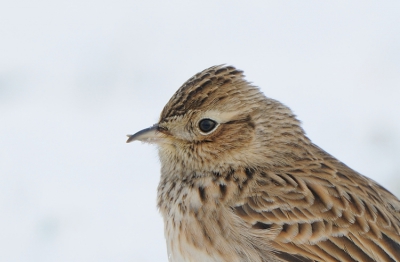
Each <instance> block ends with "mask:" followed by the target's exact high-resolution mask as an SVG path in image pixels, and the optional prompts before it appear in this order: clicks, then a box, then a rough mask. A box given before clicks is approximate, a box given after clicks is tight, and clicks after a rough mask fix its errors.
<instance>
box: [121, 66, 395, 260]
mask: <svg viewBox="0 0 400 262" xmlns="http://www.w3.org/2000/svg"><path fill="white" fill-rule="evenodd" d="M203 119H211V120H212V121H215V123H216V126H215V128H214V129H213V130H212V131H210V132H206V133H205V132H203V131H202V130H201V129H200V128H199V123H200V121H202V120H203ZM133 140H141V141H145V142H146V141H147V142H152V143H156V144H157V145H158V148H159V156H160V160H161V179H160V184H159V187H158V207H159V209H160V212H161V214H162V216H163V218H164V224H165V236H166V241H167V247H168V252H169V257H170V261H174V262H177V261H215V262H220V261H232V262H235V261H238V262H239V261H252V262H264V261H400V201H399V200H398V199H397V198H396V197H395V196H394V195H393V194H391V193H390V192H389V191H387V190H386V189H384V188H383V187H381V186H380V185H378V184H377V183H376V182H374V181H373V180H371V179H369V178H367V177H364V176H362V175H360V174H359V173H357V172H355V171H354V170H352V169H350V168H349V167H347V166H346V165H344V164H343V163H341V162H340V161H338V160H336V159H335V158H334V157H332V156H330V155H329V154H328V153H326V152H325V151H323V150H322V149H320V148H319V147H317V146H316V145H314V144H313V143H312V142H311V141H310V140H309V139H308V138H307V137H306V135H305V133H304V131H303V129H302V128H301V126H300V122H299V121H298V120H297V119H296V117H295V115H294V114H293V113H292V111H291V110H290V109H289V108H288V107H286V106H284V105H283V104H281V103H280V102H278V101H275V100H273V99H270V98H267V97H265V96H264V95H263V94H262V93H261V92H260V90H259V89H258V88H257V87H255V86H253V85H251V84H250V83H248V82H247V81H246V80H245V79H244V76H243V72H242V71H240V70H237V69H235V68H234V67H231V66H214V67H211V68H209V69H206V70H204V71H202V72H200V73H198V74H196V75H195V76H193V77H192V78H191V79H189V80H188V81H187V82H186V83H185V84H183V86H182V87H181V88H180V89H179V90H178V91H177V92H176V93H175V94H174V95H173V97H172V98H171V99H170V101H169V102H168V103H167V104H166V106H165V107H164V109H163V111H162V113H161V116H160V120H159V122H158V124H156V125H154V126H153V127H151V128H149V129H148V130H146V131H142V132H138V133H137V134H135V135H133V136H130V139H129V140H128V141H133Z"/></svg>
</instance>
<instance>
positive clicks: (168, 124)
mask: <svg viewBox="0 0 400 262" xmlns="http://www.w3.org/2000/svg"><path fill="white" fill-rule="evenodd" d="M298 134H301V137H300V139H302V137H305V136H304V134H303V130H302V129H301V128H300V125H299V121H297V119H296V118H295V117H294V115H293V113H292V112H291V111H290V109H289V108H287V107H286V106H284V105H282V104H281V103H279V102H277V101H275V100H273V99H269V98H267V97H265V96H264V94H263V93H262V92H261V91H260V90H259V89H258V88H257V87H255V86H253V85H251V84H250V83H249V82H247V81H246V80H245V79H244V75H243V72H242V71H240V70H237V69H235V68H234V67H232V66H214V67H211V68H209V69H206V70H204V71H202V72H200V73H198V74H196V75H195V76H193V77H192V78H190V79H189V80H188V81H187V82H185V83H184V84H183V85H182V87H181V88H179V89H178V90H177V92H176V93H175V94H174V95H173V96H172V98H171V99H170V100H169V102H168V103H167V104H166V105H165V107H164V109H163V111H162V113H161V116H160V120H159V122H158V123H157V124H155V125H153V126H152V127H150V128H146V129H144V130H141V131H139V132H137V133H136V134H134V135H129V139H128V141H127V142H131V141H135V140H138V141H143V142H148V143H155V144H157V145H158V146H159V155H160V159H161V162H162V163H168V164H171V163H173V164H175V165H181V166H183V167H184V168H186V169H190V170H202V171H207V170H210V171H211V170H213V171H215V170H226V169H227V168H228V167H229V168H232V167H235V166H237V165H239V166H240V165H241V166H246V165H251V166H255V165H257V164H260V165H263V166H265V165H267V164H268V163H266V160H267V161H268V159H272V158H274V164H276V163H279V159H281V160H282V161H284V160H285V158H287V155H285V154H284V152H280V150H281V149H283V145H280V146H278V147H277V146H276V143H278V144H279V141H280V140H279V139H277V138H279V137H280V136H281V138H283V137H285V140H282V143H284V144H287V143H288V142H290V141H292V142H296V141H297V140H298V139H299V138H298V137H295V136H298ZM291 138H292V139H291ZM293 139H294V140H296V141H293ZM258 162H260V163H258Z"/></svg>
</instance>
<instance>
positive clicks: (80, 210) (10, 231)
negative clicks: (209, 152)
mask: <svg viewBox="0 0 400 262" xmlns="http://www.w3.org/2000/svg"><path fill="white" fill-rule="evenodd" d="M222 63H227V64H231V65H234V66H236V67H238V68H239V69H243V70H244V71H245V74H246V76H247V79H248V80H249V81H252V82H253V83H254V84H256V85H258V86H260V87H261V88H262V90H263V92H264V93H265V94H266V95H267V96H269V97H272V98H275V99H278V100H280V101H282V102H283V103H285V104H286V105H288V106H290V107H291V108H292V109H293V110H294V111H295V113H296V114H297V115H298V117H299V119H301V120H302V122H303V126H304V128H305V130H306V132H307V134H308V135H309V137H310V138H311V139H312V140H313V141H314V142H315V143H316V144H317V145H319V146H320V147H322V148H324V149H325V150H326V151H328V152H329V153H331V154H333V155H334V156H336V157H337V158H339V159H340V160H342V161H343V162H345V163H346V164H347V165H349V166H350V167H352V168H354V169H355V170H357V171H359V172H360V173H362V174H364V175H367V176H369V177H371V178H373V179H375V180H377V181H378V182H379V183H381V184H382V185H384V186H385V187H386V188H388V189H390V190H392V191H393V192H395V194H397V195H398V196H399V195H400V180H399V175H400V2H399V1H375V2H372V1H353V2H351V3H350V2H348V1H335V2H333V3H332V2H331V3H328V2H321V1H258V2H257V1H135V0H131V1H122V0H116V1H81V0H80V1H77V0H72V1H68V2H66V1H64V2H61V1H44V0H38V1H8V2H6V1H2V2H1V4H0V232H1V233H0V261H40V262H42V261H44V262H47V261H49V262H50V261H58V262H64V261H78V262H80V261H82V262H86V261H167V254H166V248H165V243H164V237H163V224H162V220H161V216H160V215H159V214H158V212H157V209H156V188H157V184H158V179H159V168H160V166H159V162H158V159H157V152H156V148H155V147H153V146H150V145H146V144H141V143H132V144H126V143H125V141H126V137H125V135H126V134H128V133H134V132H136V131H138V130H140V129H142V128H145V127H148V126H150V125H152V124H153V123H155V122H156V121H157V119H158V116H159V113H160V112H161V110H162V108H163V106H164V104H165V103H166V102H167V101H168V100H169V98H170V97H171V96H172V94H173V93H174V92H175V91H176V89H178V88H179V87H180V85H181V84H182V83H183V82H185V81H186V80H187V79H188V78H189V77H191V76H192V75H193V74H195V73H197V72H198V71H201V70H203V69H205V68H207V67H209V66H212V65H216V64H222Z"/></svg>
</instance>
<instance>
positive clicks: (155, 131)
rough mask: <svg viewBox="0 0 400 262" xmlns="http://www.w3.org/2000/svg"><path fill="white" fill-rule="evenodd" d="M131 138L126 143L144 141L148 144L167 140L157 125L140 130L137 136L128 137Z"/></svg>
mask: <svg viewBox="0 0 400 262" xmlns="http://www.w3.org/2000/svg"><path fill="white" fill-rule="evenodd" d="M127 136H128V137H129V138H128V140H127V141H126V142H127V143H130V142H132V141H142V142H147V143H157V142H159V141H160V140H161V139H163V138H165V135H164V134H163V133H162V128H160V127H159V126H158V125H157V124H155V125H153V126H151V127H148V128H145V129H143V130H140V131H139V132H137V133H136V134H133V135H127Z"/></svg>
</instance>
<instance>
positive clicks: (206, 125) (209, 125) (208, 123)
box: [199, 118, 217, 133]
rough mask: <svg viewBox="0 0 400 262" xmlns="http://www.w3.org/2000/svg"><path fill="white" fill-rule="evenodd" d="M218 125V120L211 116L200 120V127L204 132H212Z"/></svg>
mask: <svg viewBox="0 0 400 262" xmlns="http://www.w3.org/2000/svg"><path fill="white" fill-rule="evenodd" d="M216 126H217V122H215V121H214V120H211V119H209V118H205V119H202V120H201V121H200V122H199V128H200V130H201V131H202V132H204V133H209V132H211V131H212V130H213V129H214V128H215V127H216Z"/></svg>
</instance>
